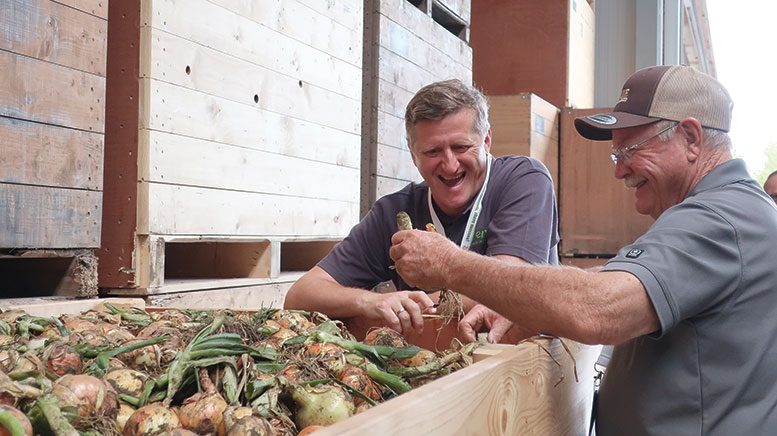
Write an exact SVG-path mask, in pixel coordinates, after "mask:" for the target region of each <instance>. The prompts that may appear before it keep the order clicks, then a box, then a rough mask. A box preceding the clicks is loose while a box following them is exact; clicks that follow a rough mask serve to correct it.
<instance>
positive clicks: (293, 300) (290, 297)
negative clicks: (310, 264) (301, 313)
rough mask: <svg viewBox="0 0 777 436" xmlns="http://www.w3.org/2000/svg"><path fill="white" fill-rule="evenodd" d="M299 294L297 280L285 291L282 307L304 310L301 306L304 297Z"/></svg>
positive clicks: (299, 288)
mask: <svg viewBox="0 0 777 436" xmlns="http://www.w3.org/2000/svg"><path fill="white" fill-rule="evenodd" d="M301 294H302V291H301V286H300V285H299V280H298V281H296V282H295V283H294V284H293V285H291V288H289V290H288V291H287V292H286V297H285V298H284V299H283V308H284V309H286V310H295V309H296V310H304V309H305V307H303V306H302V305H303V302H304V299H303V298H302V295H301Z"/></svg>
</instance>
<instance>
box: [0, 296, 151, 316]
mask: <svg viewBox="0 0 777 436" xmlns="http://www.w3.org/2000/svg"><path fill="white" fill-rule="evenodd" d="M105 303H111V304H113V305H117V306H118V305H121V306H126V307H137V308H139V309H143V308H145V307H146V302H145V301H143V299H142V298H93V299H88V300H83V299H82V300H74V299H64V298H35V299H13V298H11V299H9V298H6V299H0V307H2V308H13V309H21V310H24V311H25V312H27V313H29V314H30V315H33V316H60V315H75V314H79V313H81V312H86V311H87V310H95V309H98V308H100V307H103V306H104V305H105Z"/></svg>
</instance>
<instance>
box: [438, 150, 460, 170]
mask: <svg viewBox="0 0 777 436" xmlns="http://www.w3.org/2000/svg"><path fill="white" fill-rule="evenodd" d="M442 165H443V169H444V170H445V171H449V172H453V171H457V170H458V169H459V160H458V159H457V158H456V153H454V152H453V150H451V149H450V148H449V149H446V150H445V151H443V155H442Z"/></svg>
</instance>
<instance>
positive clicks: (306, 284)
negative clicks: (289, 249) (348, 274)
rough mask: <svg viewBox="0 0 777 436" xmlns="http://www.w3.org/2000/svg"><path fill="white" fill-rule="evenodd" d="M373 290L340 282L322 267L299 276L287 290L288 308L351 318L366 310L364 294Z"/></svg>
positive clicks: (333, 316) (367, 294)
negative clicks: (343, 284)
mask: <svg viewBox="0 0 777 436" xmlns="http://www.w3.org/2000/svg"><path fill="white" fill-rule="evenodd" d="M370 294H371V292H370V291H368V290H365V289H357V288H349V287H345V286H342V285H340V284H339V283H337V281H335V280H334V279H332V278H331V276H329V275H328V274H327V273H326V272H325V271H323V270H322V269H321V268H319V267H314V268H313V269H312V270H310V271H308V272H307V273H306V274H305V275H303V276H302V277H300V278H299V280H297V281H296V282H295V283H294V285H292V287H291V288H290V289H289V292H288V293H287V294H286V299H285V301H284V303H283V307H284V308H285V309H302V310H310V311H317V312H321V313H325V314H326V315H327V316H329V317H332V318H349V317H354V316H361V315H362V314H363V307H362V306H363V304H362V302H363V301H364V299H365V298H368V297H369V296H370Z"/></svg>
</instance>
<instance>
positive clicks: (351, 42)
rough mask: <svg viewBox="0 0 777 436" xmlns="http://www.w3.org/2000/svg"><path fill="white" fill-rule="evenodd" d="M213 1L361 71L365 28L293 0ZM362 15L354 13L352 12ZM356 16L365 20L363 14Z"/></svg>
mask: <svg viewBox="0 0 777 436" xmlns="http://www.w3.org/2000/svg"><path fill="white" fill-rule="evenodd" d="M212 1H213V2H214V3H218V4H219V5H221V6H223V7H224V8H225V9H228V10H230V11H232V12H234V13H235V14H237V15H241V16H243V17H246V18H250V19H251V20H253V21H255V22H257V23H259V24H261V25H262V26H265V27H267V28H270V29H272V30H275V31H276V32H280V33H283V34H284V35H287V36H289V37H291V38H294V39H296V40H297V41H299V42H302V43H304V44H307V45H309V46H311V47H314V48H316V49H318V50H321V51H323V52H324V53H329V54H331V55H332V56H334V57H336V58H339V59H342V60H344V61H347V62H348V63H350V64H352V65H355V66H358V67H359V68H361V61H362V46H361V41H362V33H361V27H357V28H355V29H350V28H348V27H345V26H344V25H342V24H340V23H338V22H337V21H335V20H333V19H332V18H329V17H327V16H324V15H321V14H319V13H318V12H316V11H314V10H312V9H310V8H309V7H307V6H305V5H302V4H300V3H299V2H297V1H293V0H292V1H289V0H253V1H250V2H246V1H243V0H212ZM359 12H360V11H358V10H353V11H352V12H351V13H352V14H357V13H359ZM356 17H357V18H361V17H360V14H359V15H357V16H356Z"/></svg>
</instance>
